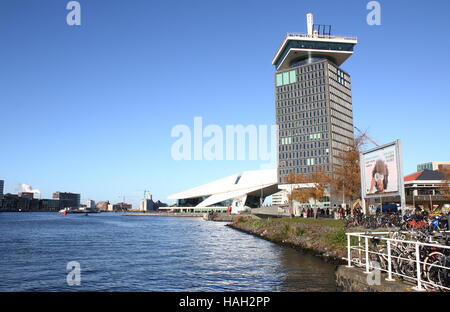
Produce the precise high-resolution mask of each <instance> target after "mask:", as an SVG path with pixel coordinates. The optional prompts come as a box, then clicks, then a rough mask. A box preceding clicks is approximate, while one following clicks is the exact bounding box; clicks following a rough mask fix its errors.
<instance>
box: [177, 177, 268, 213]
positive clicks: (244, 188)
mask: <svg viewBox="0 0 450 312" xmlns="http://www.w3.org/2000/svg"><path fill="white" fill-rule="evenodd" d="M274 185H277V171H276V169H266V170H255V171H244V172H242V173H238V174H234V175H231V176H228V177H226V178H222V179H219V180H216V181H213V182H211V183H208V184H204V185H201V186H198V187H194V188H192V189H190V190H187V191H183V192H180V193H176V194H173V195H170V196H169V197H168V198H169V199H187V198H195V197H202V196H209V197H208V198H207V199H206V200H205V201H203V202H202V203H201V204H199V206H205V207H206V206H209V205H213V204H215V203H219V202H222V201H224V200H227V199H232V198H237V197H240V196H243V195H245V194H248V193H251V192H254V191H257V190H260V189H264V188H268V187H272V186H274Z"/></svg>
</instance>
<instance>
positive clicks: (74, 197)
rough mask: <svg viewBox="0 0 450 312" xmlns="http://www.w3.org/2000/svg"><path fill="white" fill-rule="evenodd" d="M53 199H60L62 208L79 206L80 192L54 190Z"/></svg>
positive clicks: (76, 207)
mask: <svg viewBox="0 0 450 312" xmlns="http://www.w3.org/2000/svg"><path fill="white" fill-rule="evenodd" d="M53 199H57V200H59V201H60V207H61V209H62V208H74V209H78V208H80V194H75V193H66V192H56V193H53Z"/></svg>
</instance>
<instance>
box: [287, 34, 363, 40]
mask: <svg viewBox="0 0 450 312" xmlns="http://www.w3.org/2000/svg"><path fill="white" fill-rule="evenodd" d="M287 37H298V38H319V39H336V40H352V41H356V40H358V38H357V37H355V36H336V35H318V34H314V35H312V36H311V35H308V34H297V33H287V34H286V38H287Z"/></svg>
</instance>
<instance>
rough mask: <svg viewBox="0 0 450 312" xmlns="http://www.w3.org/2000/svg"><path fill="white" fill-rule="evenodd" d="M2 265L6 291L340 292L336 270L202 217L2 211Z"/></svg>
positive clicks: (0, 284) (0, 270)
mask: <svg viewBox="0 0 450 312" xmlns="http://www.w3.org/2000/svg"><path fill="white" fill-rule="evenodd" d="M0 261H1V264H0V291H283V292H284V291H335V290H336V287H335V278H334V270H335V266H334V265H331V264H328V263H325V262H324V261H322V260H320V259H319V258H316V257H314V256H311V255H309V254H303V253H302V252H299V251H297V250H294V249H291V248H287V247H281V246H278V245H275V244H273V243H271V242H268V241H265V240H263V239H260V238H257V237H254V236H251V235H248V234H245V233H241V232H239V231H236V230H233V229H231V228H228V227H226V226H225V223H222V222H208V221H204V220H202V219H201V218H170V217H138V216H123V215H121V214H115V213H100V214H92V215H89V216H85V215H82V214H79V215H77V214H72V215H67V216H63V215H60V214H58V213H0ZM70 261H77V262H78V263H79V265H80V275H79V276H80V285H72V286H69V285H68V283H67V280H66V277H67V274H68V273H70V271H71V268H69V269H68V268H67V264H68V262H70ZM72 273H73V272H72ZM71 276H72V275H71Z"/></svg>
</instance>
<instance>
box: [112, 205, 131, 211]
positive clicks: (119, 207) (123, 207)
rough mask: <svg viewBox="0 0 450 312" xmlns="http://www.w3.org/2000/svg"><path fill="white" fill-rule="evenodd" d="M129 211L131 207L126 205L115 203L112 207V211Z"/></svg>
mask: <svg viewBox="0 0 450 312" xmlns="http://www.w3.org/2000/svg"><path fill="white" fill-rule="evenodd" d="M131 209H132V205H131V204H127V203H117V204H114V205H113V206H112V210H113V211H128V210H131Z"/></svg>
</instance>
